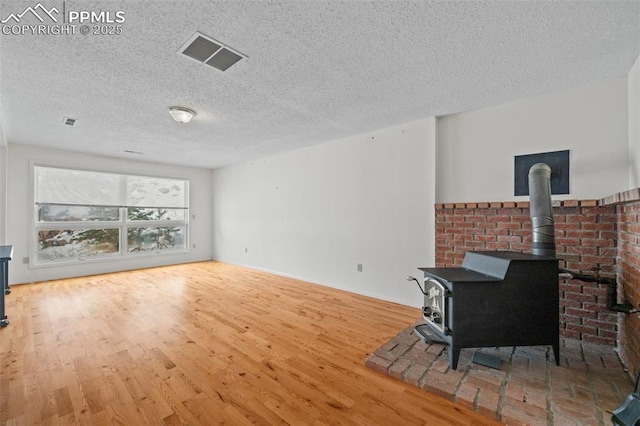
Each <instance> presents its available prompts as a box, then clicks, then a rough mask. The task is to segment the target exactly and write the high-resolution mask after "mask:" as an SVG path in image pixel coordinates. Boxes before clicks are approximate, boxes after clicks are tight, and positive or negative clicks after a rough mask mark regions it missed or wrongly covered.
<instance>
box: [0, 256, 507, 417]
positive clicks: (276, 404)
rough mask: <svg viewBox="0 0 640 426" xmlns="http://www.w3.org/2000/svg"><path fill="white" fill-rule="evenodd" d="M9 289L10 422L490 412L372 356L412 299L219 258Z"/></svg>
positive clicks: (5, 346) (3, 352)
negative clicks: (422, 384)
mask: <svg viewBox="0 0 640 426" xmlns="http://www.w3.org/2000/svg"><path fill="white" fill-rule="evenodd" d="M6 300H7V314H8V315H9V321H10V324H9V326H8V327H6V328H3V329H0V424H2V425H4V424H7V425H26V424H34V423H40V424H92V425H93V424H123V425H138V424H141V425H142V424H153V425H161V424H194V425H196V424H215V425H218V424H229V425H243V424H291V425H307V424H345V425H349V424H362V425H409V424H432V425H444V424H455V425H470V424H476V425H484V424H495V422H494V421H492V420H491V419H489V418H486V417H483V416H481V415H479V414H477V413H474V412H473V411H471V410H469V409H467V408H465V407H462V406H459V405H457V404H453V403H452V402H450V401H446V400H443V399H440V398H438V397H436V396H433V395H430V394H428V393H427V392H425V391H422V390H420V389H417V388H414V387H412V386H410V385H407V384H405V383H402V382H400V381H396V380H394V379H392V378H389V377H387V376H384V375H382V374H379V373H376V372H375V371H373V370H370V369H368V368H367V367H365V365H364V361H365V358H366V357H367V355H368V354H369V353H371V352H372V351H374V350H375V349H377V348H378V347H379V346H380V345H381V344H383V343H384V342H386V341H387V340H388V339H389V338H390V337H392V336H393V335H395V334H397V333H398V332H399V331H400V330H402V329H403V328H405V327H407V326H409V325H411V324H412V323H413V322H414V321H416V320H417V319H419V316H420V311H419V310H418V309H415V308H409V307H406V306H401V305H396V304H393V303H387V302H383V301H379V300H375V299H371V298H367V297H363V296H359V295H354V294H351V293H347V292H343V291H339V290H335V289H330V288H326V287H322V286H317V285H312V284H308V283H305V282H301V281H297V280H293V279H289V278H283V277H280V276H276V275H271V274H266V273H263V272H257V271H253V270H249V269H245V268H240V267H237V266H232V265H227V264H222V263H216V262H202V263H193V264H187V265H177V266H169V267H162V268H153V269H144V270H138V271H129V272H122V273H114V274H107V275H97V276H91V277H82V278H73V279H66V280H59V281H49V282H44V283H38V284H34V285H17V286H12V294H11V295H9V296H7V298H6Z"/></svg>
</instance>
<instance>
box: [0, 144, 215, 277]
mask: <svg viewBox="0 0 640 426" xmlns="http://www.w3.org/2000/svg"><path fill="white" fill-rule="evenodd" d="M32 161H34V162H37V163H39V164H44V165H52V166H61V167H65V166H66V167H75V168H86V169H89V170H100V171H112V172H120V173H132V174H149V175H152V176H153V175H160V176H169V177H180V178H187V179H189V181H190V183H189V191H190V214H191V215H195V216H196V218H195V219H191V220H190V222H189V227H190V237H189V238H190V243H195V244H196V249H192V250H191V252H189V253H187V254H184V253H183V254H163V255H160V256H154V257H147V258H143V257H139V258H135V259H133V258H131V259H121V260H109V261H105V260H101V261H89V260H87V261H85V262H83V263H82V264H80V265H72V266H61V265H56V266H44V267H43V266H41V267H34V268H30V267H29V265H27V264H23V262H22V260H23V258H25V257H28V256H31V253H30V241H29V240H30V238H31V236H32V235H33V222H32V205H33V191H32V189H31V188H29V186H30V181H31V179H30V174H31V162H32ZM8 163H9V164H8V173H9V174H8V176H9V178H8V185H7V200H8V203H7V221H8V229H7V243H8V244H12V245H13V246H14V259H13V260H12V261H11V266H10V268H9V274H10V275H9V281H10V283H12V284H15V283H25V282H35V281H44V280H50V279H56V278H65V277H71V276H83V275H90V274H97V273H105V272H113V271H119V270H127V269H135V268H144V267H151V266H158V265H162V264H171V263H181V262H192V261H198V260H209V259H211V247H212V245H211V238H210V235H211V233H212V230H211V229H212V228H211V226H212V225H211V220H210V218H211V176H212V172H211V171H210V170H206V169H198V168H189V167H180V166H169V165H162V164H155V163H144V162H137V161H127V160H122V159H116V158H108V157H100V156H95V155H88V154H80V153H75V152H70V151H62V150H54V149H45V148H40V147H33V146H27V145H17V144H12V143H9V144H8Z"/></svg>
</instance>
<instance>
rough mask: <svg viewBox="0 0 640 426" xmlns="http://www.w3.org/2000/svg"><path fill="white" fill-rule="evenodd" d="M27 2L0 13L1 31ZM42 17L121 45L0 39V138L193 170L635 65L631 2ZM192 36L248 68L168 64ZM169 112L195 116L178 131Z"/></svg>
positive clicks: (268, 4) (103, 7)
mask: <svg viewBox="0 0 640 426" xmlns="http://www.w3.org/2000/svg"><path fill="white" fill-rule="evenodd" d="M37 1H38V0H32V1H26V2H25V1H15V0H11V1H8V0H2V1H0V5H1V7H0V20H4V19H6V18H7V17H8V16H9V14H10V13H15V14H19V13H21V12H22V11H24V10H25V8H27V7H28V6H32V7H35V6H36V5H37ZM42 5H43V6H45V7H46V8H48V9H50V8H51V7H53V6H55V7H56V8H57V9H58V10H59V11H60V12H62V10H63V8H64V10H65V11H66V12H67V13H68V12H69V11H72V10H76V11H77V10H84V11H96V12H98V11H109V12H111V13H115V12H116V11H122V12H124V17H125V19H126V20H125V22H123V23H122V24H121V28H122V34H120V35H94V34H88V35H82V34H80V33H79V28H76V33H75V34H73V35H30V34H20V35H6V34H0V61H1V62H0V114H1V125H2V129H3V131H4V134H5V137H6V140H7V141H8V142H12V143H18V144H31V145H39V146H47V147H56V148H60V149H68V150H73V151H80V152H90V153H96V154H101V155H108V156H115V157H123V158H134V159H136V160H145V161H157V162H164V163H171V164H181V165H191V166H199V167H207V168H215V167H219V166H223V165H227V164H232V163H236V162H239V161H244V160H250V159H255V158H260V157H264V156H267V155H271V154H275V153H279V152H283V151H288V150H293V149H297V148H301V147H304V146H309V145H311V144H316V143H321V142H326V141H330V140H335V139H339V138H342V137H347V136H350V135H354V134H358V133H365V132H369V131H373V130H376V129H380V128H384V127H388V126H391V125H395V124H400V123H405V122H409V121H412V120H417V119H422V118H426V117H429V116H434V115H435V116H438V115H445V114H451V113H456V112H461V111H467V110H472V109H478V108H482V107H486V106H491V105H495V104H499V103H503V102H507V101H512V100H516V99H521V98H525V97H530V96H535V95H540V94H544V93H548V92H553V91H558V90H562V89H566V88H571V87H576V86H580V85H585V84H590V83H595V82H598V81H602V80H610V79H614V78H618V77H621V76H624V75H626V74H627V73H628V72H629V70H630V68H631V66H632V64H633V62H634V61H635V60H636V58H637V57H638V56H639V55H640V2H639V1H592V2H590V1H579V2H577V1H575V2H574V1H554V0H551V1H507V2H488V1H483V2H476V1H473V2H471V1H469V2H465V1H391V0H389V1H319V0H308V1H175V0H174V1H151V0H139V1H127V2H125V1H108V0H103V1H100V2H94V1H72V0H67V1H64V2H63V1H62V0H60V1H48V0H42ZM61 15H62V13H61ZM26 23H28V24H32V25H35V24H38V23H39V22H38V21H37V19H36V18H35V17H34V16H32V15H29V14H25V15H24V16H23V17H22V18H21V22H20V24H21V25H22V24H26ZM45 23H47V22H45ZM48 23H50V22H48ZM0 26H1V25H0ZM196 31H199V32H201V33H203V34H205V35H208V36H210V37H213V38H214V39H216V40H219V41H220V42H222V43H224V44H226V45H227V46H229V47H231V48H232V49H235V50H237V51H238V52H241V53H242V54H244V55H246V58H245V59H242V60H241V61H240V62H238V63H237V64H236V65H234V66H232V67H231V68H229V69H228V70H227V71H226V72H221V71H218V70H217V69H214V68H211V67H209V66H206V65H203V64H199V63H197V62H195V61H193V60H190V59H188V58H186V57H184V56H182V55H178V54H177V53H176V52H177V51H178V49H179V48H180V47H181V46H182V45H183V43H185V41H186V40H187V39H189V37H190V36H191V35H193V33H194V32H196ZM172 105H179V106H185V107H188V108H191V109H194V110H195V111H197V113H198V115H197V116H196V118H195V119H194V120H193V121H192V122H191V123H189V124H187V125H180V124H178V123H175V122H174V121H173V120H172V119H171V117H170V115H169V113H168V112H167V107H169V106H172ZM63 117H73V118H76V119H77V120H78V121H77V123H76V125H75V126H73V127H70V126H66V125H64V124H63V123H62V122H63ZM125 150H132V151H139V152H142V153H143V154H142V155H138V154H129V153H126V152H124V151H125Z"/></svg>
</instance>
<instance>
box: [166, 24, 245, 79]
mask: <svg viewBox="0 0 640 426" xmlns="http://www.w3.org/2000/svg"><path fill="white" fill-rule="evenodd" d="M178 53H179V54H181V55H184V56H187V57H188V58H191V59H193V60H195V61H198V62H201V63H203V64H207V65H209V66H212V67H214V68H217V69H219V70H220V71H226V70H227V69H229V68H230V67H231V66H232V65H234V64H235V63H236V62H238V61H239V60H240V59H242V58H245V57H246V56H244V55H242V54H241V53H238V52H236V51H235V50H233V49H231V48H230V47H228V46H225V45H224V44H222V43H220V42H219V41H216V40H214V39H212V38H211V37H207V36H206V35H204V34H201V33H199V32H196V33H195V34H193V35H192V36H191V37H189V40H187V42H186V43H185V44H183V45H182V47H180V49H179V50H178Z"/></svg>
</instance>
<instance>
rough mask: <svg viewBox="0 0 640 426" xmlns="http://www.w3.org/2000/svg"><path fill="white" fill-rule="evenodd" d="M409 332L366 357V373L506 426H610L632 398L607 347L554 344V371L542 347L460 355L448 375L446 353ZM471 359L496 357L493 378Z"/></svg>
mask: <svg viewBox="0 0 640 426" xmlns="http://www.w3.org/2000/svg"><path fill="white" fill-rule="evenodd" d="M416 324H418V323H416ZM416 324H414V325H416ZM414 325H412V326H410V327H408V328H406V329H405V330H403V331H402V332H400V333H399V334H398V335H396V336H395V337H393V338H392V339H391V340H390V341H388V342H387V343H385V344H384V345H382V347H380V349H378V350H377V351H376V352H374V353H373V354H371V355H370V356H369V357H368V358H367V361H366V364H367V366H368V367H370V368H372V369H374V370H376V371H379V372H381V373H384V374H387V375H389V376H392V377H394V378H396V379H399V380H402V381H404V382H407V383H411V384H413V385H415V386H418V387H420V388H422V389H424V390H425V391H428V392H431V393H434V394H437V395H440V396H442V397H444V398H447V399H449V400H452V401H454V402H458V403H460V404H465V405H467V406H470V407H473V409H474V410H475V411H478V412H480V413H484V414H486V415H488V416H490V417H494V418H496V419H497V420H499V421H502V422H504V423H507V424H509V425H523V424H524V425H610V424H611V411H613V410H615V409H616V408H617V407H619V406H620V404H622V402H623V401H624V399H625V398H626V396H627V395H628V394H629V393H630V392H631V391H632V390H633V380H632V378H631V376H630V375H629V373H628V372H627V371H626V370H625V369H624V368H623V366H622V363H621V362H620V359H619V357H618V355H617V353H616V352H615V351H614V350H613V348H611V347H608V346H602V345H596V344H592V343H587V342H582V341H579V340H575V339H568V338H566V339H561V340H560V366H556V364H555V360H554V357H553V351H552V350H551V347H546V346H533V347H517V348H515V349H514V348H483V349H463V350H462V352H461V354H460V361H459V362H458V369H457V370H452V369H450V368H449V361H448V354H447V347H446V346H444V345H441V344H431V345H430V344H427V343H425V342H423V341H422V340H421V339H420V338H418V336H417V335H416V334H415V332H414V331H413V327H414ZM475 351H480V352H482V353H486V354H490V355H494V356H497V357H500V358H501V359H502V366H501V368H500V370H496V369H493V368H489V367H485V366H482V365H479V364H475V363H472V362H471V357H472V355H473V352H475Z"/></svg>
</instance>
